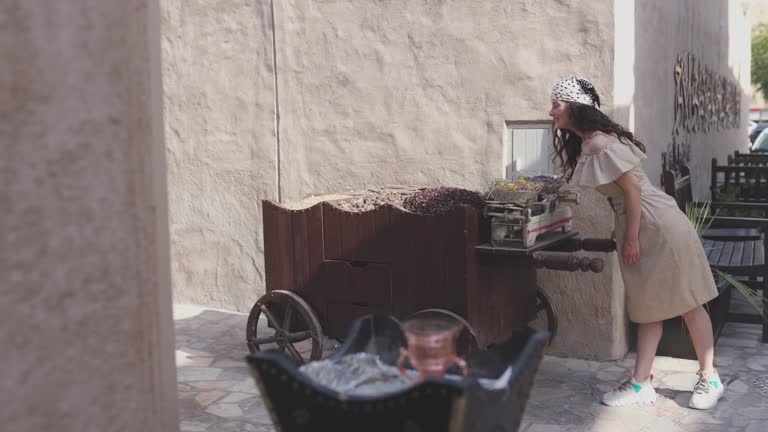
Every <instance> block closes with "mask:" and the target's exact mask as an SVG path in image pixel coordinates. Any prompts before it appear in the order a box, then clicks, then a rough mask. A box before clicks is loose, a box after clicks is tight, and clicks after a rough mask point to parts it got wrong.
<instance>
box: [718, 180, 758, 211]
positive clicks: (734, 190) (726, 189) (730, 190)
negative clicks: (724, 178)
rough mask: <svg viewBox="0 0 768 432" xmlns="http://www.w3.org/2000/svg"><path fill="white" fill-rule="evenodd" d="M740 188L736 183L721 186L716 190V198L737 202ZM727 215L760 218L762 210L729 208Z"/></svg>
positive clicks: (722, 200)
mask: <svg viewBox="0 0 768 432" xmlns="http://www.w3.org/2000/svg"><path fill="white" fill-rule="evenodd" d="M740 194H741V189H740V188H739V187H738V186H736V185H728V186H723V187H721V188H720V190H719V191H717V200H716V201H721V202H738V201H739V195H740ZM729 213H732V214H729V215H728V216H734V217H752V218H761V217H763V212H762V211H760V210H730V211H729Z"/></svg>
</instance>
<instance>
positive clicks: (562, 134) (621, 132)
mask: <svg viewBox="0 0 768 432" xmlns="http://www.w3.org/2000/svg"><path fill="white" fill-rule="evenodd" d="M592 99H593V100H595V104H596V105H597V106H600V99H599V97H598V96H597V94H595V95H593V96H592ZM566 111H567V112H568V115H569V117H570V120H571V124H572V125H573V127H574V128H575V129H576V130H578V131H580V132H583V133H591V132H596V131H600V132H603V133H605V134H609V135H610V134H615V135H616V136H617V137H619V140H620V141H621V142H623V143H624V144H626V145H634V146H635V147H637V148H639V149H640V150H641V151H642V152H643V153H645V145H643V143H641V142H640V141H638V140H637V139H636V138H635V135H634V134H633V133H632V132H630V131H628V130H626V129H625V128H624V127H623V126H621V125H620V124H617V123H616V122H614V121H613V120H611V118H610V117H608V116H607V115H605V114H603V112H602V111H600V110H599V109H597V108H595V107H593V106H590V105H585V104H582V103H578V102H568V103H567V106H566ZM552 137H553V138H552V145H553V146H554V148H555V152H554V155H553V156H552V161H553V162H554V163H555V164H557V163H558V162H560V166H562V167H563V174H564V175H565V177H566V179H568V180H569V181H570V180H571V177H573V171H574V170H575V169H576V163H577V162H578V159H579V155H581V137H580V136H578V135H576V134H575V133H574V132H573V131H572V130H569V129H555V124H554V122H553V123H552Z"/></svg>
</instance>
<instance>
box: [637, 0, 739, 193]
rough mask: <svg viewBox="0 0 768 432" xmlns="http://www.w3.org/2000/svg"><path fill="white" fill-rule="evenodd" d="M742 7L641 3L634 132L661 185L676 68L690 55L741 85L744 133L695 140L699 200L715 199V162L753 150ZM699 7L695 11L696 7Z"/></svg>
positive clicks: (721, 2)
mask: <svg viewBox="0 0 768 432" xmlns="http://www.w3.org/2000/svg"><path fill="white" fill-rule="evenodd" d="M738 3H739V2H738V1H733V0H732V1H728V0H695V1H691V0H674V1H665V2H657V1H653V2H646V1H638V2H636V6H635V7H636V14H635V28H636V32H637V33H636V34H637V37H636V38H635V50H636V57H635V65H634V71H635V82H636V86H635V92H634V93H635V94H634V99H633V104H634V113H635V116H634V129H635V131H636V132H637V135H638V137H639V138H640V140H642V141H643V142H644V143H645V144H646V146H647V147H648V159H647V160H646V162H645V165H644V167H645V169H646V172H647V173H648V176H649V177H650V179H651V181H652V182H654V184H656V185H659V184H660V176H661V171H662V168H661V167H662V162H661V152H663V151H666V149H667V146H668V144H670V143H671V142H672V130H673V118H674V95H675V81H674V67H675V62H676V59H677V56H678V55H680V54H682V53H683V52H685V51H688V52H690V53H692V54H693V55H694V56H695V57H696V58H697V59H698V60H699V61H700V62H702V63H703V64H705V65H707V66H708V67H709V68H711V69H713V70H715V71H717V72H718V73H719V74H720V75H721V76H725V77H728V78H729V79H730V80H732V81H734V82H737V83H740V84H741V86H742V90H743V91H744V93H745V94H744V95H742V98H741V102H742V115H741V127H739V128H737V129H724V130H721V131H712V132H710V133H694V134H689V136H690V139H691V142H692V145H691V161H690V163H689V167H690V168H691V172H692V176H693V180H694V194H695V196H696V198H697V199H709V179H710V161H711V159H712V157H717V158H718V160H719V161H721V162H722V163H725V159H726V156H727V155H728V154H730V153H733V151H734V150H742V151H743V150H746V148H747V147H748V141H747V138H746V137H747V129H746V123H747V120H748V115H747V107H748V104H749V96H748V95H749V51H748V50H749V27H748V24H747V22H746V20H745V18H744V15H743V13H744V12H743V9H742V8H741V7H740V5H739V4H738ZM694 4H695V5H694Z"/></svg>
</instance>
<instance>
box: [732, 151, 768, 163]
mask: <svg viewBox="0 0 768 432" xmlns="http://www.w3.org/2000/svg"><path fill="white" fill-rule="evenodd" d="M728 165H738V166H768V153H764V152H763V153H740V152H739V151H738V150H736V151H734V152H733V155H728Z"/></svg>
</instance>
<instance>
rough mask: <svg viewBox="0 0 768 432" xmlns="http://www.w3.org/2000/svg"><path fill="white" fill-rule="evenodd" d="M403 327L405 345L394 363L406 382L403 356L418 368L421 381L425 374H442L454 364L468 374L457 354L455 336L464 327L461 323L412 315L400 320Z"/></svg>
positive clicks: (465, 365)
mask: <svg viewBox="0 0 768 432" xmlns="http://www.w3.org/2000/svg"><path fill="white" fill-rule="evenodd" d="M402 328H403V332H404V333H405V339H406V341H407V344H408V348H407V349H406V348H400V358H399V359H398V360H397V366H398V367H399V368H400V374H401V375H403V377H405V378H406V379H407V380H408V381H412V379H411V377H410V376H409V375H408V374H407V373H406V371H405V364H404V363H405V359H408V360H410V362H411V364H412V365H413V367H414V368H416V370H418V371H419V379H421V380H423V379H425V378H426V377H428V376H442V375H444V374H445V370H446V369H448V367H450V366H451V365H453V364H455V365H457V366H458V367H459V369H461V372H462V373H463V374H464V375H467V363H466V362H465V361H464V360H463V359H462V358H460V357H459V356H457V355H456V338H457V337H458V336H459V333H461V330H462V328H463V327H462V325H461V324H460V323H457V322H454V321H449V320H447V319H438V318H415V319H411V320H408V321H406V322H405V323H403V326H402Z"/></svg>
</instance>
